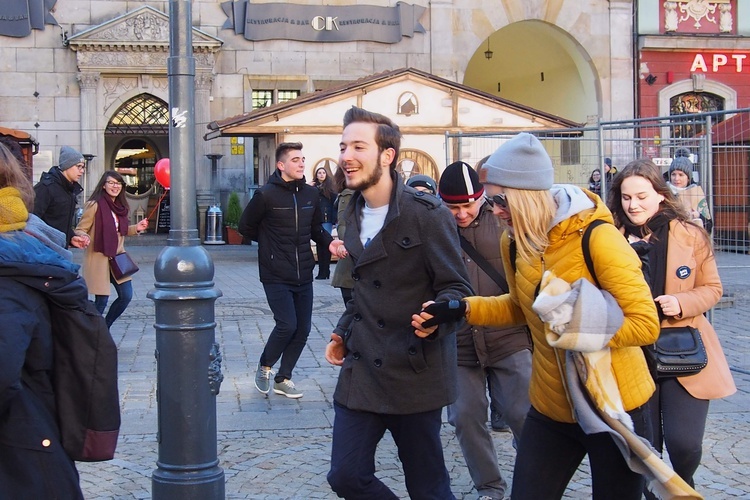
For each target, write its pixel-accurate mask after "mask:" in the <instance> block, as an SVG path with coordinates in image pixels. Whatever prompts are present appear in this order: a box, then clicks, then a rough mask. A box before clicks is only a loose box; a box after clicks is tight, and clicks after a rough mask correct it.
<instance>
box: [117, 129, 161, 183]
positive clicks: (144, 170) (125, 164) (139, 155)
mask: <svg viewBox="0 0 750 500" xmlns="http://www.w3.org/2000/svg"><path fill="white" fill-rule="evenodd" d="M155 164H156V152H155V148H154V146H153V145H152V144H150V143H149V142H148V141H146V140H144V139H140V138H138V139H130V140H127V141H125V142H124V143H122V145H120V147H119V148H118V149H117V153H116V155H115V170H116V171H117V173H119V174H120V175H122V178H123V180H124V181H125V191H126V192H128V193H130V194H132V195H138V194H143V193H146V192H148V191H149V190H150V189H151V187H152V186H153V184H154V165H155Z"/></svg>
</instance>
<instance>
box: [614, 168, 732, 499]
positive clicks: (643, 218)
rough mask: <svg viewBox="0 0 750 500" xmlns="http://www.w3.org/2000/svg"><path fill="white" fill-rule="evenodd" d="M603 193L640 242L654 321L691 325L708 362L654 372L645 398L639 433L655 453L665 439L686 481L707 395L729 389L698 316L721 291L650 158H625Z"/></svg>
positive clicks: (713, 340)
mask: <svg viewBox="0 0 750 500" xmlns="http://www.w3.org/2000/svg"><path fill="white" fill-rule="evenodd" d="M610 194H611V197H610V198H609V202H608V203H609V208H610V210H611V211H612V214H613V216H614V220H615V225H616V226H617V227H619V228H620V231H622V233H623V234H624V235H625V237H626V238H627V240H628V241H629V242H630V243H631V244H634V243H636V244H639V245H646V248H645V251H646V252H647V253H646V255H647V256H648V258H647V259H644V266H647V269H646V274H647V276H649V281H650V286H651V293H652V295H653V298H654V301H655V302H656V305H657V310H658V313H659V319H660V320H661V326H662V328H665V327H679V326H692V327H694V328H697V329H698V330H700V332H701V338H702V340H703V344H704V345H705V347H706V352H707V354H708V365H707V366H706V367H705V368H704V369H703V370H702V371H700V372H699V373H697V374H695V375H690V376H687V377H668V378H661V377H658V378H657V379H656V392H654V395H653V396H652V397H651V399H650V400H649V402H648V409H649V412H650V415H651V424H652V428H651V435H644V436H643V437H646V438H647V439H649V440H650V441H651V443H652V444H653V445H654V448H656V449H657V450H658V451H659V452H661V451H662V444H665V445H666V447H667V451H668V452H669V459H670V462H671V463H672V468H673V469H674V471H675V472H676V473H677V474H678V475H679V476H680V477H682V479H684V480H685V482H687V483H688V484H689V485H690V486H694V484H693V474H694V473H695V471H696V470H697V469H698V466H699V465H700V461H701V454H702V447H703V433H704V431H705V428H706V417H707V415H708V405H709V401H710V400H712V399H719V398H724V397H727V396H729V395H731V394H734V392H735V391H736V388H735V385H734V380H733V379H732V375H731V373H730V372H729V366H728V365H727V361H726V358H725V357H724V352H723V351H722V349H721V344H720V343H719V338H718V336H717V335H716V331H715V330H714V329H713V327H712V326H711V323H710V322H709V321H708V319H707V318H706V316H705V315H704V313H706V312H707V311H708V310H709V309H711V308H712V307H713V306H714V305H716V303H717V302H718V301H719V299H720V298H721V294H722V286H721V280H720V279H719V272H718V269H717V267H716V257H715V255H714V252H713V248H712V247H711V240H710V239H709V237H708V234H707V233H706V232H705V231H704V230H703V228H701V227H700V226H699V225H698V224H696V223H695V222H693V217H692V214H690V213H688V212H687V210H686V209H685V207H684V206H683V205H682V203H681V202H680V200H679V199H678V198H677V197H676V196H675V195H674V193H673V192H672V190H671V189H670V188H669V186H668V185H667V183H666V182H665V180H664V177H663V176H662V175H661V173H660V172H659V169H658V167H657V166H656V165H654V164H653V163H652V162H651V161H650V160H645V159H642V160H635V161H633V162H630V163H629V164H628V165H627V166H626V167H625V168H624V169H623V171H622V172H621V173H620V174H619V175H618V176H617V177H615V180H614V182H613V183H612V189H611V190H610ZM636 430H640V429H636ZM642 434H649V433H648V430H646V431H645V432H642Z"/></svg>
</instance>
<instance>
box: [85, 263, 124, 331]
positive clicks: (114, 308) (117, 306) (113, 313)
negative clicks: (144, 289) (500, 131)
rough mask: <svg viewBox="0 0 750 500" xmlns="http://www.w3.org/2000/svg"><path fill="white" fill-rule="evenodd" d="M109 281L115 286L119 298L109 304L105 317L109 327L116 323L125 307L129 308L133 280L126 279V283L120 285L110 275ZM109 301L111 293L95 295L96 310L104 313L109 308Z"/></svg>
mask: <svg viewBox="0 0 750 500" xmlns="http://www.w3.org/2000/svg"><path fill="white" fill-rule="evenodd" d="M109 282H110V283H112V284H113V285H114V286H115V292H117V298H116V299H115V301H114V302H112V305H111V306H109V311H107V315H106V316H105V317H104V321H106V323H107V328H109V327H110V326H112V323H114V322H115V320H116V319H117V318H119V317H120V315H122V313H124V312H125V309H127V308H128V304H130V301H131V300H133V282H132V281H125V282H124V283H120V284H119V285H118V284H117V282H116V281H115V279H114V278H113V277H112V275H110V277H109ZM108 301H109V295H95V296H94V305H95V306H96V310H97V311H99V314H104V310H105V309H106V308H107V302H108Z"/></svg>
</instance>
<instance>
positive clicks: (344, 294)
mask: <svg viewBox="0 0 750 500" xmlns="http://www.w3.org/2000/svg"><path fill="white" fill-rule="evenodd" d="M353 291H354V289H353V288H344V287H341V298H342V299H344V306H346V304H347V303H348V302H349V301H350V300H352V295H353V293H352V292H353Z"/></svg>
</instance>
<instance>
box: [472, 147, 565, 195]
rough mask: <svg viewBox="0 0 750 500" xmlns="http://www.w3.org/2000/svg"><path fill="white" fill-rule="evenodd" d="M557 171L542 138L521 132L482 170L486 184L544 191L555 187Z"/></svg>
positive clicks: (480, 173) (491, 158)
mask: <svg viewBox="0 0 750 500" xmlns="http://www.w3.org/2000/svg"><path fill="white" fill-rule="evenodd" d="M554 177H555V169H554V168H553V167H552V160H551V159H550V157H549V155H548V154H547V151H546V150H545V149H544V146H542V143H541V142H539V139H537V138H536V137H534V136H533V135H531V134H527V133H521V134H518V135H517V136H515V137H514V138H513V139H511V140H509V141H508V142H506V143H505V144H503V145H502V146H500V147H499V148H497V151H495V152H494V153H492V154H491V155H490V157H489V159H488V160H487V161H486V162H485V164H484V165H482V169H481V170H480V171H479V180H480V181H481V182H482V183H483V184H496V185H498V186H503V187H509V188H515V189H528V190H532V191H543V190H545V189H550V188H551V187H552V184H553V181H554Z"/></svg>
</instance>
